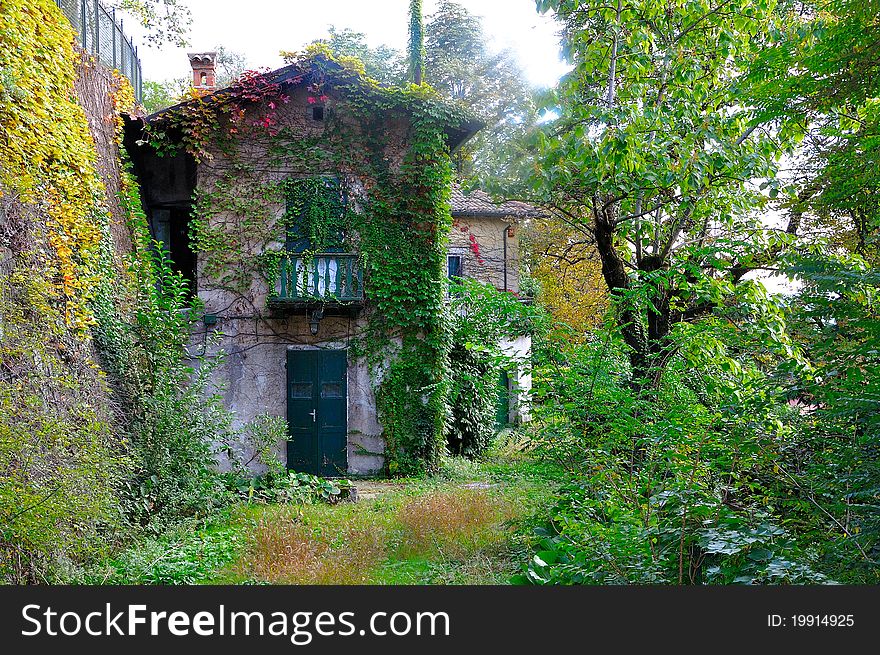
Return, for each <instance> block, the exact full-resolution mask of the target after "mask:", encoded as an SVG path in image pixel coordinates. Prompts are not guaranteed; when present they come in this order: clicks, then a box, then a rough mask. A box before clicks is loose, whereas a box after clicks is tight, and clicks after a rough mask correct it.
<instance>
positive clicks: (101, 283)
mask: <svg viewBox="0 0 880 655" xmlns="http://www.w3.org/2000/svg"><path fill="white" fill-rule="evenodd" d="M133 110H134V97H133V94H132V90H131V87H130V86H129V83H128V82H127V81H126V80H125V79H124V78H122V77H120V76H118V75H117V74H115V73H114V72H113V71H109V70H107V69H106V68H103V67H101V66H99V65H97V64H96V63H95V62H94V60H93V59H92V58H91V57H89V56H88V55H84V54H83V53H82V52H81V51H80V50H79V49H78V48H77V47H76V46H75V37H74V33H73V31H72V29H71V27H70V24H69V22H68V21H67V19H66V18H65V17H64V16H63V15H62V13H61V12H60V10H59V9H58V7H57V5H56V3H55V2H54V1H53V0H3V2H2V11H0V581H2V582H7V583H27V582H44V581H49V582H51V581H71V580H78V579H81V577H79V576H81V575H82V571H83V568H82V567H83V566H85V565H87V564H88V563H89V562H93V561H95V559H96V558H99V557H101V556H102V555H103V554H105V553H104V551H107V550H110V549H112V548H114V546H116V545H118V544H119V543H121V542H123V541H125V540H126V539H130V538H132V537H133V536H135V535H136V534H137V533H139V532H140V531H142V530H151V531H155V530H157V529H159V527H160V526H161V524H162V523H163V522H165V521H174V520H179V519H180V518H181V517H183V516H191V515H195V514H199V513H205V512H206V511H207V510H208V509H209V508H210V507H211V505H212V503H214V502H216V501H217V500H218V495H217V493H218V490H219V487H218V482H219V479H218V477H217V475H216V473H215V472H214V471H213V468H214V467H213V456H212V453H211V451H210V449H209V447H208V445H207V444H206V442H205V440H204V435H205V433H206V431H207V426H208V425H210V426H211V429H212V430H214V431H218V430H222V429H223V425H224V416H223V414H222V412H219V411H215V410H216V409H217V408H216V406H215V405H214V404H212V402H211V398H210V397H207V398H206V397H205V396H204V395H203V394H202V393H201V391H202V389H203V387H201V386H200V385H199V379H198V376H195V377H193V376H192V375H191V371H190V369H189V368H188V367H187V365H186V364H187V362H186V361H185V360H184V355H185V351H184V345H185V343H186V340H187V338H188V336H189V324H190V317H189V315H188V314H186V313H184V312H183V310H184V309H185V305H184V302H183V301H184V297H183V293H182V290H181V288H180V283H179V279H178V278H176V277H175V276H174V275H173V274H172V273H171V272H170V271H168V270H167V268H165V267H164V266H163V264H162V262H161V261H157V260H156V259H155V257H154V256H153V250H152V248H151V246H150V234H149V231H148V226H147V222H146V217H145V216H144V214H143V212H142V211H141V200H140V197H139V194H138V187H137V185H136V183H135V182H134V179H133V178H132V176H131V175H130V173H129V171H128V164H127V162H126V159H125V156H124V153H123V152H122V151H121V139H122V127H123V121H122V114H123V113H130V112H132V111H133ZM160 280H162V281H163V282H164V283H163V284H161V285H157V282H158V281H160Z"/></svg>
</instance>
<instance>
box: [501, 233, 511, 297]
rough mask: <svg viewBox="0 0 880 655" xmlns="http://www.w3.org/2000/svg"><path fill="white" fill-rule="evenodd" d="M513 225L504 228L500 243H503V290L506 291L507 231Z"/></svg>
mask: <svg viewBox="0 0 880 655" xmlns="http://www.w3.org/2000/svg"><path fill="white" fill-rule="evenodd" d="M512 227H513V225H512V224H510V223H508V224H507V225H505V226H504V234H503V235H502V237H501V238H502V241H503V242H504V290H505V291H507V231H508V230H509V229H510V228H512Z"/></svg>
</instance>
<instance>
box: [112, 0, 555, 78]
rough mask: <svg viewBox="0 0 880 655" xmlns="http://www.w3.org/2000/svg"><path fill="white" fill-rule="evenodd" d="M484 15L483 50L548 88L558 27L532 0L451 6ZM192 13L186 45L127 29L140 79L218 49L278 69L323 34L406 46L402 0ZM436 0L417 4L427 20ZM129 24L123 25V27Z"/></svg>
mask: <svg viewBox="0 0 880 655" xmlns="http://www.w3.org/2000/svg"><path fill="white" fill-rule="evenodd" d="M458 2H459V3H460V4H462V5H464V6H465V7H467V8H468V9H469V10H470V11H471V12H472V13H473V14H475V15H477V16H482V17H483V19H484V20H483V26H484V29H485V31H486V34H487V35H488V36H489V37H490V43H489V46H490V48H492V49H495V50H498V49H501V48H505V47H510V48H512V49H513V50H514V51H515V52H516V53H517V57H518V59H519V61H520V64H521V66H522V68H523V71H524V72H525V74H526V78H527V79H528V80H529V81H530V82H531V83H532V84H534V85H535V86H539V87H547V86H552V85H553V84H554V83H555V82H556V80H558V79H559V77H560V75H562V74H563V73H564V72H565V71H566V70H567V67H566V66H565V64H563V63H562V61H561V60H560V58H559V42H558V37H557V31H558V26H557V24H556V23H555V22H554V21H553V19H552V18H550V17H549V16H541V15H539V14H538V13H537V11H536V10H535V2H534V0H458ZM186 4H187V5H188V6H189V7H190V10H191V11H192V17H193V22H192V30H191V32H190V38H189V41H190V47H188V48H173V47H169V46H164V47H163V48H161V50H160V49H157V48H155V47H148V46H146V45H143V44H144V40H143V39H138V38H137V36H138V32H137V31H136V30H135V29H131V26H130V25H127V26H126V31H127V32H130V33H131V34H133V35H134V37H135V41H136V43H138V42H139V43H140V44H141V45H140V47H139V49H138V50H139V54H140V58H141V62H142V64H143V72H144V77H145V78H146V79H149V80H156V81H162V80H167V79H174V78H179V77H184V76H186V77H188V76H189V75H190V68H189V62H188V60H187V58H186V52H187V51H190V52H198V51H205V50H210V49H211V48H213V47H215V46H217V45H222V46H224V47H225V48H227V49H229V50H232V51H235V52H240V53H242V54H244V55H245V56H246V57H247V58H248V63H249V65H250V66H251V67H253V68H262V67H264V66H268V67H269V68H277V67H278V66H281V65H282V63H283V62H282V61H281V58H280V57H279V56H278V52H279V50H298V49H300V48H302V47H303V46H304V45H305V44H307V43H310V42H311V41H313V40H315V39H316V38H320V37H323V36H326V35H327V28H328V27H329V26H330V25H333V26H335V27H337V28H345V27H348V28H351V29H353V30H356V31H358V32H363V33H364V34H366V35H367V42H368V43H369V44H370V45H371V46H373V47H376V46H379V45H383V44H385V45H388V46H391V47H394V48H398V49H403V48H404V47H405V46H406V41H407V23H408V20H407V17H408V10H409V0H246V1H245V2H242V0H186ZM437 4H438V3H437V0H425V1H424V14H425V16H426V17H427V16H430V15H431V14H432V13H433V12H434V10H435V9H436V7H437ZM128 22H129V21H126V23H128Z"/></svg>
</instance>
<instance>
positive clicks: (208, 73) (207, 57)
mask: <svg viewBox="0 0 880 655" xmlns="http://www.w3.org/2000/svg"><path fill="white" fill-rule="evenodd" d="M186 56H187V57H189V65H190V66H192V69H193V82H192V85H193V87H194V88H196V89H201V90H203V91H213V90H214V89H215V88H216V84H217V83H216V82H215V80H214V66H216V64H217V53H216V52H187V53H186Z"/></svg>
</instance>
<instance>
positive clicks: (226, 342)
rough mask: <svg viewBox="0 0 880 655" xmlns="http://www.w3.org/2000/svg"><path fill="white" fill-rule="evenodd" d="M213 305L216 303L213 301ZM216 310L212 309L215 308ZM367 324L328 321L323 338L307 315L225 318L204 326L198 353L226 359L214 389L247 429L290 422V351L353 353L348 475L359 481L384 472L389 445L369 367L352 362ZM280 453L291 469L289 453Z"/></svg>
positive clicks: (341, 318) (198, 333)
mask: <svg viewBox="0 0 880 655" xmlns="http://www.w3.org/2000/svg"><path fill="white" fill-rule="evenodd" d="M209 300H210V298H209ZM209 306H210V305H209ZM364 323H365V319H364V318H351V317H345V316H328V317H326V318H324V319H323V320H322V321H321V323H320V327H319V332H318V335H317V336H312V334H311V333H310V331H309V324H308V317H307V316H305V315H304V314H300V315H293V316H289V317H286V318H270V319H254V318H234V317H231V315H230V317H228V318H221V319H220V320H219V322H218V323H217V324H216V325H213V326H204V325H201V326H199V328H198V329H197V330H196V332H195V333H194V336H193V347H194V352H200V351H201V352H205V353H206V354H209V355H212V356H218V355H220V353H221V352H222V353H223V354H222V356H220V363H219V365H218V366H217V367H216V369H215V370H214V373H213V377H212V383H213V384H214V386H215V388H216V389H217V390H218V391H219V392H220V393H221V394H222V396H223V399H224V404H225V405H226V407H228V408H229V409H230V410H232V411H233V412H234V413H235V426H236V427H242V426H244V425H246V424H247V423H249V422H251V421H253V420H254V419H255V418H257V417H258V416H260V415H261V414H269V415H271V416H278V417H281V418H286V416H287V396H286V393H287V368H286V367H287V351H288V350H297V349H312V348H322V349H333V350H348V351H349V358H348V379H347V386H348V421H347V425H348V432H349V438H348V470H349V472H350V473H353V474H358V475H370V474H375V473H377V472H379V471H381V470H382V467H383V464H384V460H383V457H382V451H383V449H384V443H383V441H382V438H381V434H382V427H381V425H379V423H378V421H377V420H376V399H375V395H374V393H373V388H372V385H371V383H370V372H369V367H368V366H367V364H366V362H365V361H364V360H363V359H362V358H361V359H357V358H355V357H353V356H352V352H351V350H350V346H351V340H352V337H353V336H354V335H355V334H357V333H358V332H359V331H360V330H361V329H362V328H363V325H364ZM277 452H278V455H279V457H280V458H281V460H282V461H283V462H285V463H286V459H287V449H286V444H285V442H284V441H282V442H279V443H278V446H277Z"/></svg>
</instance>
